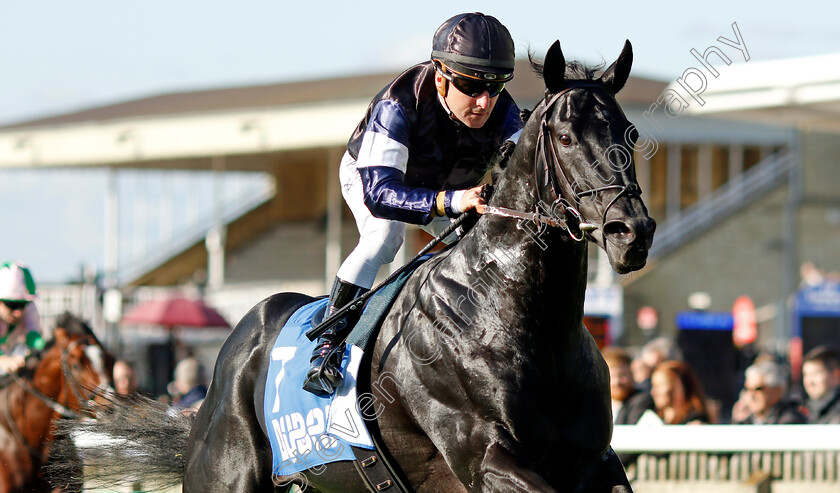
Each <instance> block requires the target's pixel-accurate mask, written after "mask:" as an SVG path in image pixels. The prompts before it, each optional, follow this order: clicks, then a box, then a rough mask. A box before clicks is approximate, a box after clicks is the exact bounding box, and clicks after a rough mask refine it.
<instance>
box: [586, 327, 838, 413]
mask: <svg viewBox="0 0 840 493" xmlns="http://www.w3.org/2000/svg"><path fill="white" fill-rule="evenodd" d="M602 354H603V356H604V360H605V361H606V362H607V366H608V367H609V371H610V399H611V402H612V411H613V421H614V423H615V424H636V423H639V422H641V421H655V422H659V423H662V424H702V423H732V424H757V425H762V424H806V423H818V424H836V423H840V352H839V351H838V350H837V349H835V348H832V347H828V346H819V347H816V348H814V349H812V350H810V351H809V352H808V353H807V354H805V356H804V357H803V363H802V381H801V394H800V392H792V391H791V388H792V387H794V385H792V384H797V389H798V388H799V387H798V384H799V382H790V377H789V374H790V372H789V369H788V367H787V366H786V365H785V364H784V363H782V362H779V361H778V360H776V359H775V358H774V357H772V356H769V355H759V356H757V357H756V358H755V359H754V360H753V361H752V362H751V364H750V365H749V366H748V367H747V369H746V370H745V371H744V375H743V379H744V386H743V389H741V391H740V393H739V395H738V399H737V401H736V402H735V404H734V406H733V407H732V409H731V418H728V419H727V420H725V421H724V420H723V419H722V418H721V416H722V415H724V414H725V415H726V416H729V415H730V414H729V413H721V412H720V411H721V410H720V409H719V405H720V404H719V402H716V401H715V400H714V399H709V398H708V397H707V396H706V393H705V392H704V389H703V385H702V383H701V381H700V379H699V378H698V376H697V374H696V372H695V371H694V369H693V368H692V367H691V365H690V364H689V363H687V362H685V361H683V360H682V355H681V352H680V350H679V347H678V346H677V344H676V342H675V341H673V340H672V339H670V338H666V337H660V338H656V339H653V340H652V341H650V342H648V343H647V344H646V345H645V346H644V347H642V349H641V350H640V351H639V352H638V354H636V355H635V357H634V356H631V354H630V353H629V352H628V351H626V350H624V349H622V348H618V347H614V346H612V347H606V348H604V349H603V350H602Z"/></svg>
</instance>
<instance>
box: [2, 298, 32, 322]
mask: <svg viewBox="0 0 840 493" xmlns="http://www.w3.org/2000/svg"><path fill="white" fill-rule="evenodd" d="M15 305H16V304H12V306H11V307H9V306H7V305H6V303H4V302H3V301H0V320H2V321H3V322H5V323H6V324H8V325H17V324H18V323H19V322H20V320H21V319H22V318H23V312H24V311H25V310H26V305H23V306H15Z"/></svg>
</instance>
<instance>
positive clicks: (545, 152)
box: [477, 82, 642, 241]
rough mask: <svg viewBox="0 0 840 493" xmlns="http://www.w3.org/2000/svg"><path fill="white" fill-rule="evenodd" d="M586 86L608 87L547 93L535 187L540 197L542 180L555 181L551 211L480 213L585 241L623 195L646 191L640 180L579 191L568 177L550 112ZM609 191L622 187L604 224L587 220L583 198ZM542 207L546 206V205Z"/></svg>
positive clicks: (501, 209) (481, 209) (490, 209)
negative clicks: (551, 229) (529, 223)
mask: <svg viewBox="0 0 840 493" xmlns="http://www.w3.org/2000/svg"><path fill="white" fill-rule="evenodd" d="M582 88H591V89H602V90H606V89H605V88H604V86H603V85H601V84H598V83H595V82H579V83H576V84H573V85H570V86H569V87H566V88H564V89H563V90H561V91H559V92H556V93H554V94H553V95H551V96H550V97H549V96H548V95H546V99H545V103H544V104H543V107H542V109H541V110H540V113H539V118H540V133H539V134H538V135H537V145H536V151H535V156H534V186H535V188H536V196H537V197H539V196H540V190H541V189H540V185H539V184H540V182H542V186H543V187H545V186H547V185H548V184H549V183H551V189H552V191H553V193H554V200H553V201H552V203H551V207H550V210H548V211H545V212H547V214H544V213H541V212H540V205H538V206H537V208H536V210H535V211H534V212H522V211H516V210H513V209H507V208H504V207H494V206H489V205H486V206H480V207H478V208H477V209H478V212H479V214H490V215H494V216H501V217H510V218H517V219H524V220H529V221H533V222H534V223H536V224H537V225H539V226H550V227H555V228H561V229H563V230H565V231H566V232H567V233H568V235H569V237H570V238H572V239H573V240H575V241H582V240H583V239H584V237H585V233H587V232H591V231H594V230H596V229H599V228H603V227H604V225H605V224H606V223H607V212H608V211H609V210H610V208H611V207H612V206H613V205H614V204H615V203H616V202H617V201H618V199H619V198H621V197H622V196H623V195H633V196H636V197H638V196H640V195H641V193H642V190H641V188H639V186H638V185H637V184H636V183H628V184H627V185H607V186H603V187H596V188H590V189H588V190H583V191H580V192H578V191H576V190H575V189H574V187H573V186H572V182H571V181H570V180H569V178H568V177H567V176H566V172H565V171H564V170H563V167H562V166H561V165H560V156H559V152H558V150H557V146H556V144H555V142H554V135H553V131H552V129H551V126H550V125H549V123H548V118H549V112H550V111H551V110H552V109H553V108H554V106H555V105H556V104H557V102H558V101H559V100H560V98H562V97H563V96H565V95H567V94H569V92H571V91H572V90H574V89H582ZM541 168H542V169H541ZM557 170H559V171H560V176H559V177H558V176H557ZM540 175H542V180H541V179H540ZM607 190H618V193H617V194H616V195H615V196H614V197H613V198H612V200H610V202H609V203H608V204H607V207H605V208H604V212H603V214H602V216H601V224H600V225H597V224H594V223H590V222H585V221H584V220H583V216H582V215H581V213H580V211H579V208H580V202H581V200H582V199H583V198H584V197H587V196H591V195H596V194H598V193H600V192H604V191H607ZM566 196H568V197H572V198H573V200H574V204H572V203H570V202H569V201H568V200H567V199H566V198H564V197H566ZM542 208H543V209H545V207H542Z"/></svg>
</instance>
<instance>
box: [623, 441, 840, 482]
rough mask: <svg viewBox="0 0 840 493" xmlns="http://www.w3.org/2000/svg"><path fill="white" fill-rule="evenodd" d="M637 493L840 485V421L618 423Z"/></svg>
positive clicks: (631, 477)
mask: <svg viewBox="0 0 840 493" xmlns="http://www.w3.org/2000/svg"><path fill="white" fill-rule="evenodd" d="M612 446H613V448H614V449H615V450H616V452H618V453H619V454H620V455H622V456H623V457H624V458H625V467H626V468H627V476H628V478H629V479H630V480H631V483H632V484H633V489H634V491H635V492H636V493H658V492H668V493H682V492H686V493H687V492H701V491H702V492H705V491H709V492H715V493H722V492H724V491H731V492H771V491H772V492H774V493H779V492H800V491H802V492H808V493H822V492H829V491H831V492H837V491H840V425H764V426H762V425H670V426H668V425H662V426H639V425H622V426H616V427H615V431H614V433H613V440H612Z"/></svg>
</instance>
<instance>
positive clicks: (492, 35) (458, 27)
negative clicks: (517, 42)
mask: <svg viewBox="0 0 840 493" xmlns="http://www.w3.org/2000/svg"><path fill="white" fill-rule="evenodd" d="M431 58H432V62H434V63H435V64H436V65H438V64H441V63H442V64H443V65H445V66H446V68H447V69H449V70H450V71H452V72H455V73H456V74H458V75H460V76H464V77H468V78H472V79H478V80H483V81H486V82H507V81H509V80H511V79H512V78H513V66H514V62H515V61H516V49H515V47H514V44H513V38H511V36H510V33H509V32H508V30H507V28H506V27H505V26H503V25H502V23H501V22H499V21H498V20H497V19H496V18H495V17H492V16H489V15H484V14H482V13H480V12H475V13H470V14H459V15H456V16H454V17H452V18H450V19H448V20H447V21H446V22H444V23H443V24H441V26H440V27H439V28H438V29H437V31H436V32H435V36H434V38H433V40H432V57H431ZM438 68H440V67H439V66H438Z"/></svg>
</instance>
